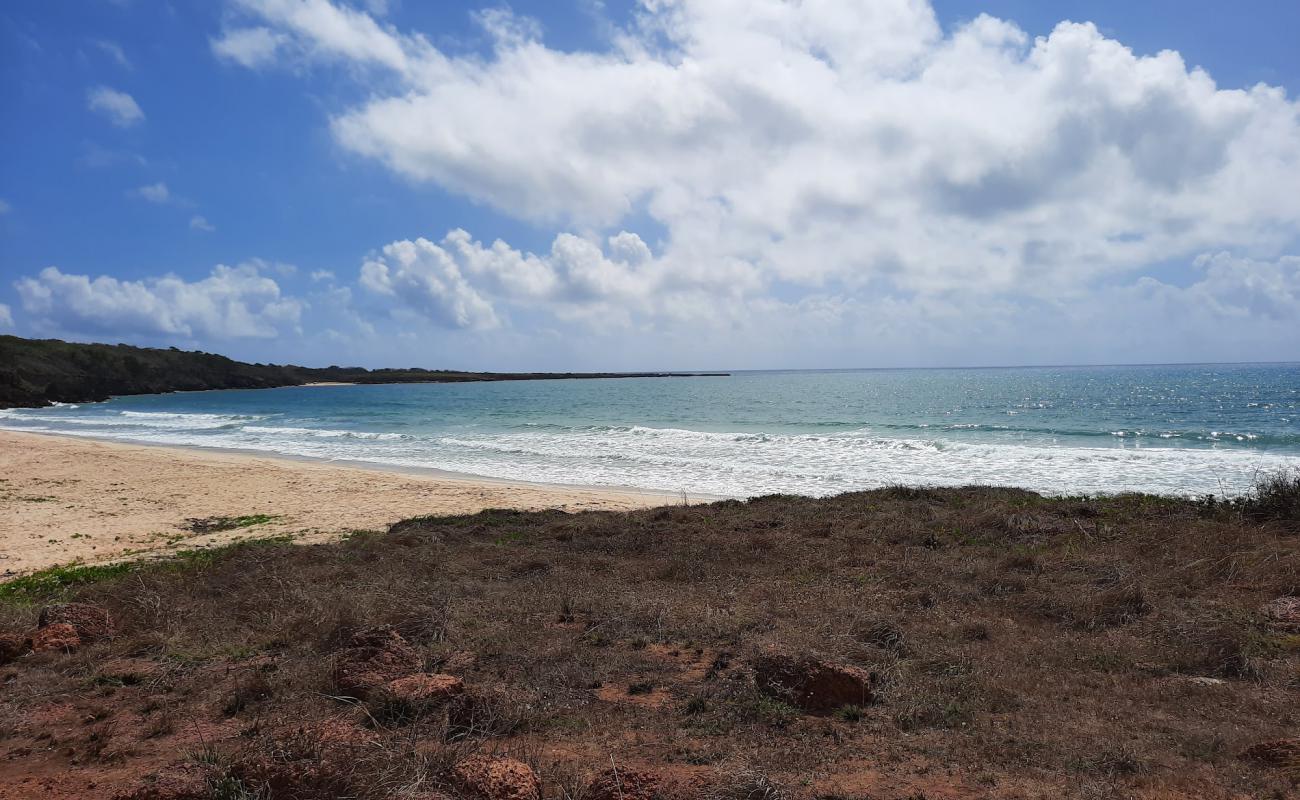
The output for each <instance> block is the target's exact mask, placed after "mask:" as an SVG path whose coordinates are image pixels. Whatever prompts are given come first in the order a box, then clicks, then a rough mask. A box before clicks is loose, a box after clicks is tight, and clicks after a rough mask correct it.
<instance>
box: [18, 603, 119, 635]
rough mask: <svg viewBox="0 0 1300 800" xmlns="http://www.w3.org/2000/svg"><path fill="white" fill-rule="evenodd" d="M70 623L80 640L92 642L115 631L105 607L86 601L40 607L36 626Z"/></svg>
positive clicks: (110, 616) (111, 618)
mask: <svg viewBox="0 0 1300 800" xmlns="http://www.w3.org/2000/svg"><path fill="white" fill-rule="evenodd" d="M60 624H62V625H71V626H72V627H73V628H76V630H77V635H78V636H80V637H81V639H82V641H86V642H93V641H95V640H96V639H108V638H111V637H112V636H113V634H115V633H117V627H116V626H115V625H114V624H113V617H112V615H111V614H109V613H108V610H107V609H103V608H100V607H99V606H92V605H88V604H86V603H62V604H60V605H56V606H46V607H45V608H42V609H41V616H40V617H39V618H38V620H37V622H36V627H38V628H44V627H46V626H49V625H60Z"/></svg>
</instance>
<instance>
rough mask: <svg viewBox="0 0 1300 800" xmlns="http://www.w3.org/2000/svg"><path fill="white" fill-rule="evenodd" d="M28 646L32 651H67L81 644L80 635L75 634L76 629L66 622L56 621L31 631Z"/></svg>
mask: <svg viewBox="0 0 1300 800" xmlns="http://www.w3.org/2000/svg"><path fill="white" fill-rule="evenodd" d="M28 646H29V647H31V649H32V652H33V653H47V652H54V651H64V652H67V651H70V650H76V649H77V648H78V647H80V646H81V637H80V636H78V635H77V629H76V628H74V627H72V626H71V625H69V624H67V623H66V622H56V623H54V624H53V625H46V626H45V627H43V628H37V629H36V630H35V631H33V632H32V638H31V639H30V640H29V642H28Z"/></svg>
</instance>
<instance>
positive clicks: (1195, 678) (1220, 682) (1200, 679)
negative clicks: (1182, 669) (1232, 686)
mask: <svg viewBox="0 0 1300 800" xmlns="http://www.w3.org/2000/svg"><path fill="white" fill-rule="evenodd" d="M1169 680H1171V681H1174V682H1176V683H1181V684H1183V685H1184V686H1224V685H1226V684H1227V683H1228V682H1227V681H1225V680H1224V679H1223V678H1208V677H1206V676H1204V675H1179V676H1177V677H1174V678H1170V679H1169Z"/></svg>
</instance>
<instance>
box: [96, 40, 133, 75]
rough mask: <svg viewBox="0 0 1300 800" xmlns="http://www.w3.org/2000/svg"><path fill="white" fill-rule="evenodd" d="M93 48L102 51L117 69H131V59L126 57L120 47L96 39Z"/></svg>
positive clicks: (111, 42)
mask: <svg viewBox="0 0 1300 800" xmlns="http://www.w3.org/2000/svg"><path fill="white" fill-rule="evenodd" d="M95 46H96V47H98V48H99V49H100V50H102V51H103V52H104V54H105V55H106V56H108V57H109V58H110V59H111V60H112V61H113V63H115V64H117V65H118V66H119V67H122V68H123V69H132V65H131V59H129V58H127V57H126V51H125V50H123V49H122V45H120V44H118V43H117V42H114V41H110V40H108V39H96V40H95Z"/></svg>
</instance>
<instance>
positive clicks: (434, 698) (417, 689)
mask: <svg viewBox="0 0 1300 800" xmlns="http://www.w3.org/2000/svg"><path fill="white" fill-rule="evenodd" d="M464 691H465V684H464V682H462V681H461V679H460V678H457V677H456V676H454V675H443V674H437V673H435V674H425V673H421V674H419V675H407V676H406V677H405V678H398V679H397V680H394V681H389V682H388V685H387V686H386V687H385V693H386V694H387V695H388V696H389V697H390V698H391V699H393V700H396V701H397V702H399V703H402V704H404V705H407V706H410V707H412V708H421V707H425V706H433V705H438V704H439V703H443V702H445V701H447V700H450V699H451V698H453V697H455V696H456V695H458V694H461V693H462V692H464Z"/></svg>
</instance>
